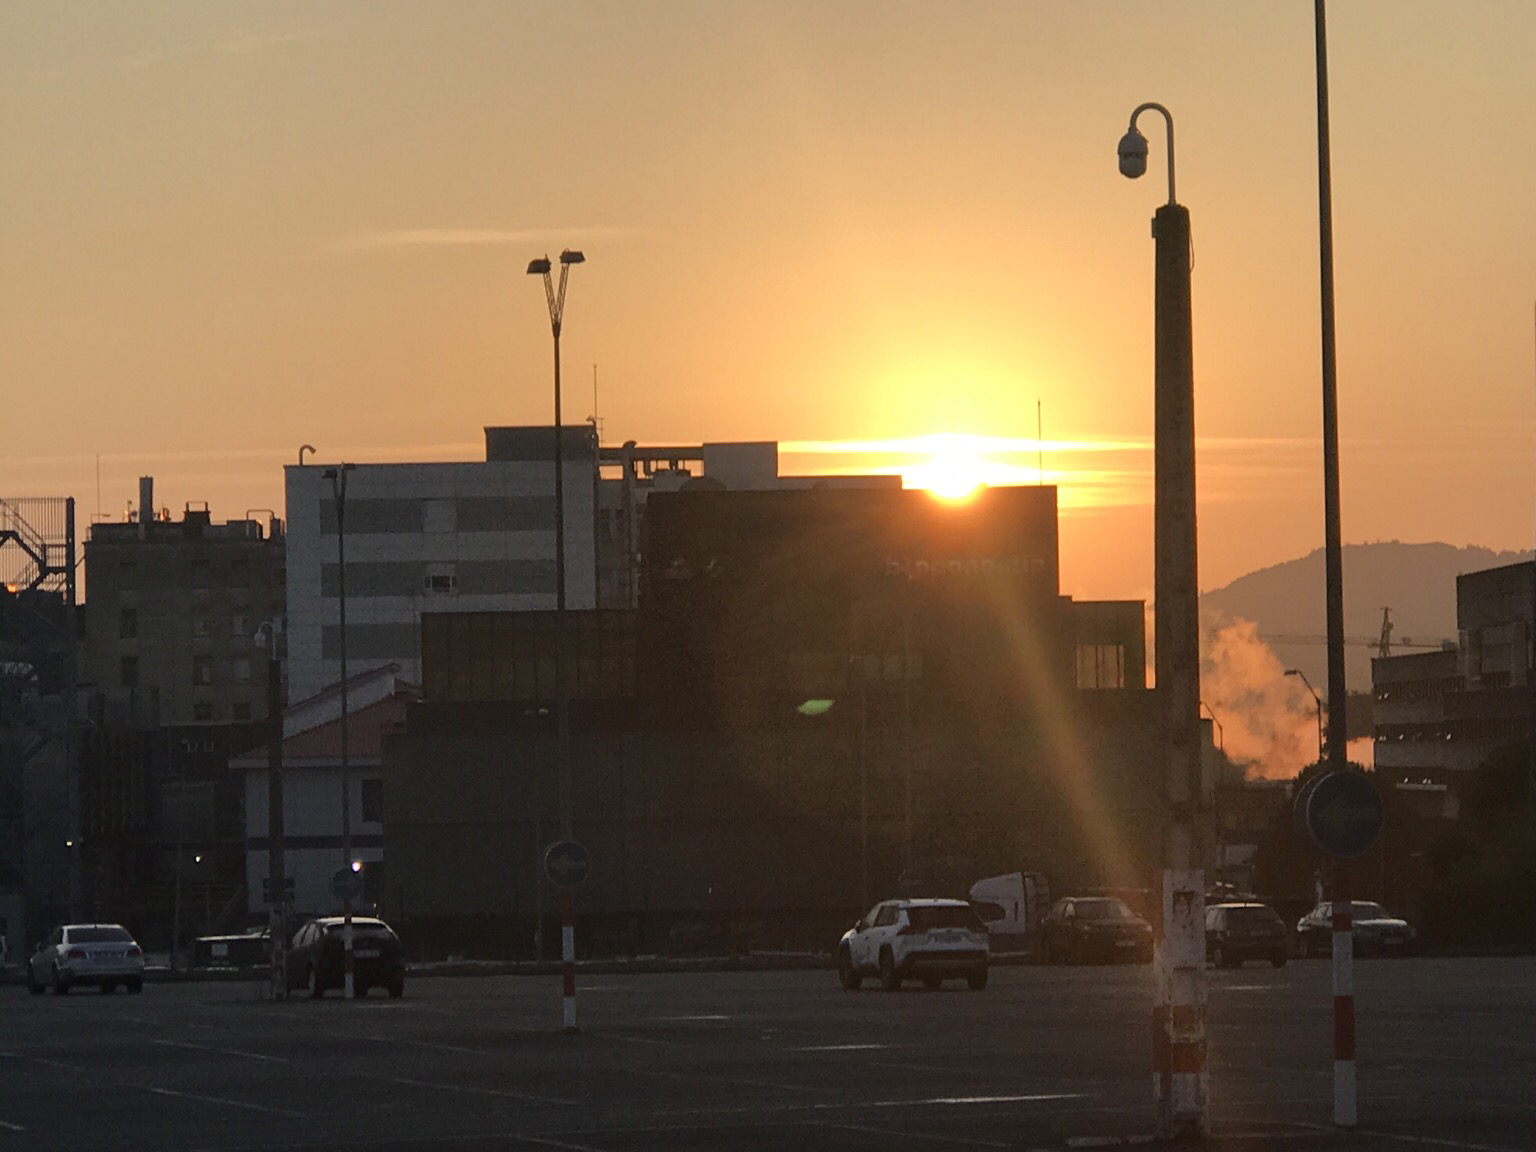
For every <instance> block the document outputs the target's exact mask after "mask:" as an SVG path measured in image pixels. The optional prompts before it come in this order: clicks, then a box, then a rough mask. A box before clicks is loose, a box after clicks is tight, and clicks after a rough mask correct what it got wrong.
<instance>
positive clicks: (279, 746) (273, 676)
mask: <svg viewBox="0 0 1536 1152" xmlns="http://www.w3.org/2000/svg"><path fill="white" fill-rule="evenodd" d="M281 630H282V620H281V619H280V618H279V617H276V616H274V617H273V618H272V619H271V620H266V621H263V622H262V624H261V626H260V627H258V628H257V629H256V646H257V647H258V648H265V649H266V653H267V916H268V940H269V942H270V945H271V949H272V998H273V999H274V1000H286V999H287V998H288V974H287V949H288V928H287V923H286V919H285V917H284V912H285V911H286V905H287V902H288V899H287V897H288V894H287V887H288V885H287V880H286V878H285V869H284V866H283V850H284V848H285V843H284V841H285V836H284V830H283V672H282V660H281V653H280V652H279V651H278V637H279V636H280V635H281Z"/></svg>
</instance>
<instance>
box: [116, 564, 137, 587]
mask: <svg viewBox="0 0 1536 1152" xmlns="http://www.w3.org/2000/svg"><path fill="white" fill-rule="evenodd" d="M138 567H139V566H138V565H137V564H136V563H135V562H134V561H132V560H119V561H118V562H117V582H118V583H119V584H120V585H122V586H123V587H124V588H131V587H132V586H133V581H134V577H135V576H136V575H137V574H138Z"/></svg>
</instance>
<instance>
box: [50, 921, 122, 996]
mask: <svg viewBox="0 0 1536 1152" xmlns="http://www.w3.org/2000/svg"><path fill="white" fill-rule="evenodd" d="M78 984H94V985H95V986H96V987H97V988H100V989H101V990H102V991H103V992H112V991H114V990H115V989H116V988H117V986H118V985H119V984H121V985H123V986H124V987H125V988H127V989H128V991H130V992H142V991H143V990H144V949H142V948H140V947H139V945H138V942H137V941H136V940H134V938H133V935H132V934H131V933H130V932H129V931H128V929H126V928H124V927H123V926H122V925H121V924H63V925H60V926H59V927H58V928H55V929H54V930H53V932H52V934H51V935H49V937H48V939H46V940H44V941H43V942H42V943H41V944H39V945H38V946H37V951H36V952H34V953H32V955H31V956H29V957H28V958H27V991H29V992H31V993H32V994H33V995H34V996H36V995H40V994H41V993H42V991H43V989H44V988H48V987H51V988H52V989H53V992H54V995H56V996H62V995H64V994H65V993H66V992H68V991H69V990H70V989H71V988H73V987H75V986H76V985H78Z"/></svg>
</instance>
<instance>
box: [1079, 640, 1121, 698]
mask: <svg viewBox="0 0 1536 1152" xmlns="http://www.w3.org/2000/svg"><path fill="white" fill-rule="evenodd" d="M1077 686H1078V687H1079V688H1089V689H1091V688H1124V687H1125V646H1124V645H1123V644H1079V645H1078V646H1077Z"/></svg>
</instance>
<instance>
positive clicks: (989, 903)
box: [970, 872, 1051, 952]
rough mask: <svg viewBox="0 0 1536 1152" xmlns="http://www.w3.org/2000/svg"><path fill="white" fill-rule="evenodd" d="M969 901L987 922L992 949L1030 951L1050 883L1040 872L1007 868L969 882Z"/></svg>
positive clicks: (1046, 909) (1046, 905) (1044, 910)
mask: <svg viewBox="0 0 1536 1152" xmlns="http://www.w3.org/2000/svg"><path fill="white" fill-rule="evenodd" d="M970 899H971V905H972V906H973V907H974V908H975V909H976V914H977V915H978V916H980V917H981V919H982V922H983V923H984V924H986V926H987V933H988V937H989V941H990V944H991V948H992V951H993V952H1033V951H1035V950H1036V949H1037V947H1038V946H1039V941H1040V923H1041V921H1043V920H1044V919H1045V915H1046V913H1047V912H1049V911H1050V910H1051V886H1050V884H1048V883H1047V882H1046V879H1045V876H1044V874H1042V873H1040V872H1008V873H1005V874H1004V875H1002V876H988V877H986V878H984V879H982V880H978V881H976V883H974V884H972V885H971V891H970Z"/></svg>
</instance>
